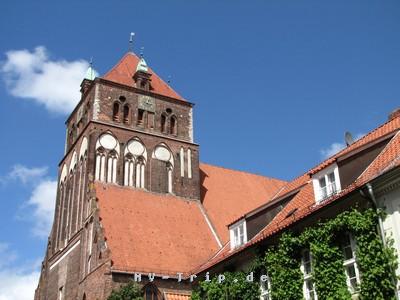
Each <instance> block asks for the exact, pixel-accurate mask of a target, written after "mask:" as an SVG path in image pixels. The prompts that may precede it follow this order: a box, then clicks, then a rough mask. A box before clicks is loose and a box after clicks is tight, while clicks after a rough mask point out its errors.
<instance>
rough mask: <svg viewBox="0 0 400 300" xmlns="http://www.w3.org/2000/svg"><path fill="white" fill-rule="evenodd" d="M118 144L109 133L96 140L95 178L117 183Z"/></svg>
mask: <svg viewBox="0 0 400 300" xmlns="http://www.w3.org/2000/svg"><path fill="white" fill-rule="evenodd" d="M118 156H119V144H118V141H117V140H116V139H115V138H114V137H113V136H112V135H111V134H109V133H106V134H103V135H101V136H100V137H99V138H98V140H97V142H96V166H95V180H99V181H103V182H109V183H117V168H118Z"/></svg>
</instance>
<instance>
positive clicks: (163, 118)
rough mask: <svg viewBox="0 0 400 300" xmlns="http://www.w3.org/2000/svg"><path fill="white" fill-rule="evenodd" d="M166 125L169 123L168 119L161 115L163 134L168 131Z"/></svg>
mask: <svg viewBox="0 0 400 300" xmlns="http://www.w3.org/2000/svg"><path fill="white" fill-rule="evenodd" d="M166 123H167V117H166V116H165V115H161V132H163V133H165V131H166V126H165V125H166Z"/></svg>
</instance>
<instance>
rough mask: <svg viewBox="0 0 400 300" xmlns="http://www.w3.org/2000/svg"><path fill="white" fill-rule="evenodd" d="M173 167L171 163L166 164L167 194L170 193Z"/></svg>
mask: <svg viewBox="0 0 400 300" xmlns="http://www.w3.org/2000/svg"><path fill="white" fill-rule="evenodd" d="M172 170H173V166H172V164H171V163H169V162H168V163H167V174H168V175H167V176H168V193H170V194H171V193H172V185H173V176H172V174H173V173H172Z"/></svg>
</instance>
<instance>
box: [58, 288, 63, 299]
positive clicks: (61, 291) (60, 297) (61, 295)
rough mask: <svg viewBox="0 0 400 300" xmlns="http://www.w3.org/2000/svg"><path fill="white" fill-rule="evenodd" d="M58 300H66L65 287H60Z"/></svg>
mask: <svg viewBox="0 0 400 300" xmlns="http://www.w3.org/2000/svg"><path fill="white" fill-rule="evenodd" d="M58 300H64V287H63V286H62V287H60V288H59V289H58Z"/></svg>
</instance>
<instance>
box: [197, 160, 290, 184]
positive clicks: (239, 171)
mask: <svg viewBox="0 0 400 300" xmlns="http://www.w3.org/2000/svg"><path fill="white" fill-rule="evenodd" d="M201 165H207V166H211V167H214V168H219V169H224V170H227V171H232V172H237V173H244V174H247V175H253V176H258V177H262V178H264V179H270V180H276V181H280V182H284V183H289V182H288V181H286V180H283V179H279V178H276V177H271V176H266V175H261V174H256V173H251V172H247V171H243V170H236V169H231V168H228V167H222V166H217V165H212V164H209V163H205V162H200V167H201Z"/></svg>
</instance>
